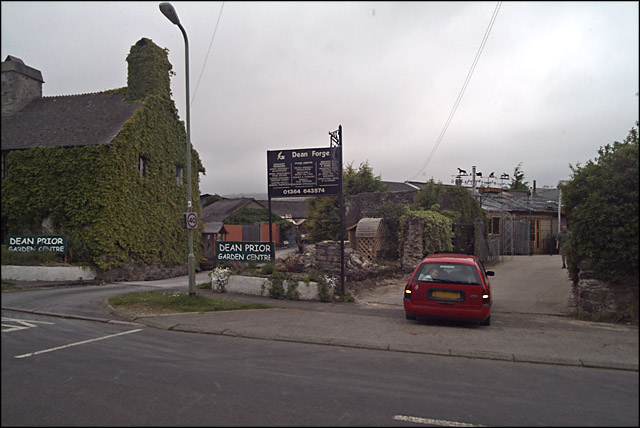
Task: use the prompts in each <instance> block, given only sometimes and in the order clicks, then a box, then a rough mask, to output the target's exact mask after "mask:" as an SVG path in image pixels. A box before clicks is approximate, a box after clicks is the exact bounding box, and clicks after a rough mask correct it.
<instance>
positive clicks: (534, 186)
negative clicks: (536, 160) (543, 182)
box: [533, 180, 538, 195]
mask: <svg viewBox="0 0 640 428" xmlns="http://www.w3.org/2000/svg"><path fill="white" fill-rule="evenodd" d="M533 194H534V195H537V194H538V193H537V192H536V180H533Z"/></svg>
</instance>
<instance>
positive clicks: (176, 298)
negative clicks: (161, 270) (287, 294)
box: [109, 291, 272, 313]
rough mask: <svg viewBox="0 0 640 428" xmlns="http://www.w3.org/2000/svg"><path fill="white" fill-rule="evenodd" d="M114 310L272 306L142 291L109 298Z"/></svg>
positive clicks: (174, 310) (229, 309)
mask: <svg viewBox="0 0 640 428" xmlns="http://www.w3.org/2000/svg"><path fill="white" fill-rule="evenodd" d="M109 304H110V305H111V306H113V307H114V308H119V309H124V310H130V311H133V312H146V313H182V312H212V311H235V310H241V309H269V308H272V306H269V305H264V304H261V303H243V302H235V301H232V300H225V299H216V298H212V297H206V296H201V295H196V296H189V294H188V293H180V292H170V291H142V292H137V293H130V294H123V295H119V296H113V297H110V298H109Z"/></svg>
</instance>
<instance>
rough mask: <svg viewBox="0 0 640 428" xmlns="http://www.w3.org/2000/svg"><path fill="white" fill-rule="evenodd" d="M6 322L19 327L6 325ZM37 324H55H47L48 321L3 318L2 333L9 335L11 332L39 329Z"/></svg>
mask: <svg viewBox="0 0 640 428" xmlns="http://www.w3.org/2000/svg"><path fill="white" fill-rule="evenodd" d="M5 322H11V323H17V324H19V325H13V324H5ZM36 324H53V323H52V322H47V321H33V320H21V319H17V318H9V317H2V332H3V333H8V332H10V331H17V330H24V329H26V328H32V327H37V325H36ZM5 327H6V328H5Z"/></svg>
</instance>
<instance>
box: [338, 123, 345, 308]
mask: <svg viewBox="0 0 640 428" xmlns="http://www.w3.org/2000/svg"><path fill="white" fill-rule="evenodd" d="M338 141H340V295H341V296H342V298H343V299H344V187H343V185H342V184H343V182H342V170H343V168H342V125H339V126H338Z"/></svg>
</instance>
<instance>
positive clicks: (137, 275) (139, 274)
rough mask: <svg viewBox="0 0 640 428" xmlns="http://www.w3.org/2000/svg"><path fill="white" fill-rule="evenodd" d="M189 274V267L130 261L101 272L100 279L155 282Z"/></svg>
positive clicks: (197, 268) (105, 280)
mask: <svg viewBox="0 0 640 428" xmlns="http://www.w3.org/2000/svg"><path fill="white" fill-rule="evenodd" d="M196 271H199V267H198V266H196ZM188 274H189V272H188V269H187V265H175V266H165V265H163V264H160V263H154V264H151V265H140V264H137V263H132V262H130V261H129V262H127V263H126V264H125V265H124V266H122V267H119V268H116V269H111V270H109V271H100V272H99V273H98V278H99V279H100V280H102V281H104V282H106V283H110V282H119V281H154V280H158V279H166V278H175V277H176V276H184V275H188Z"/></svg>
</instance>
